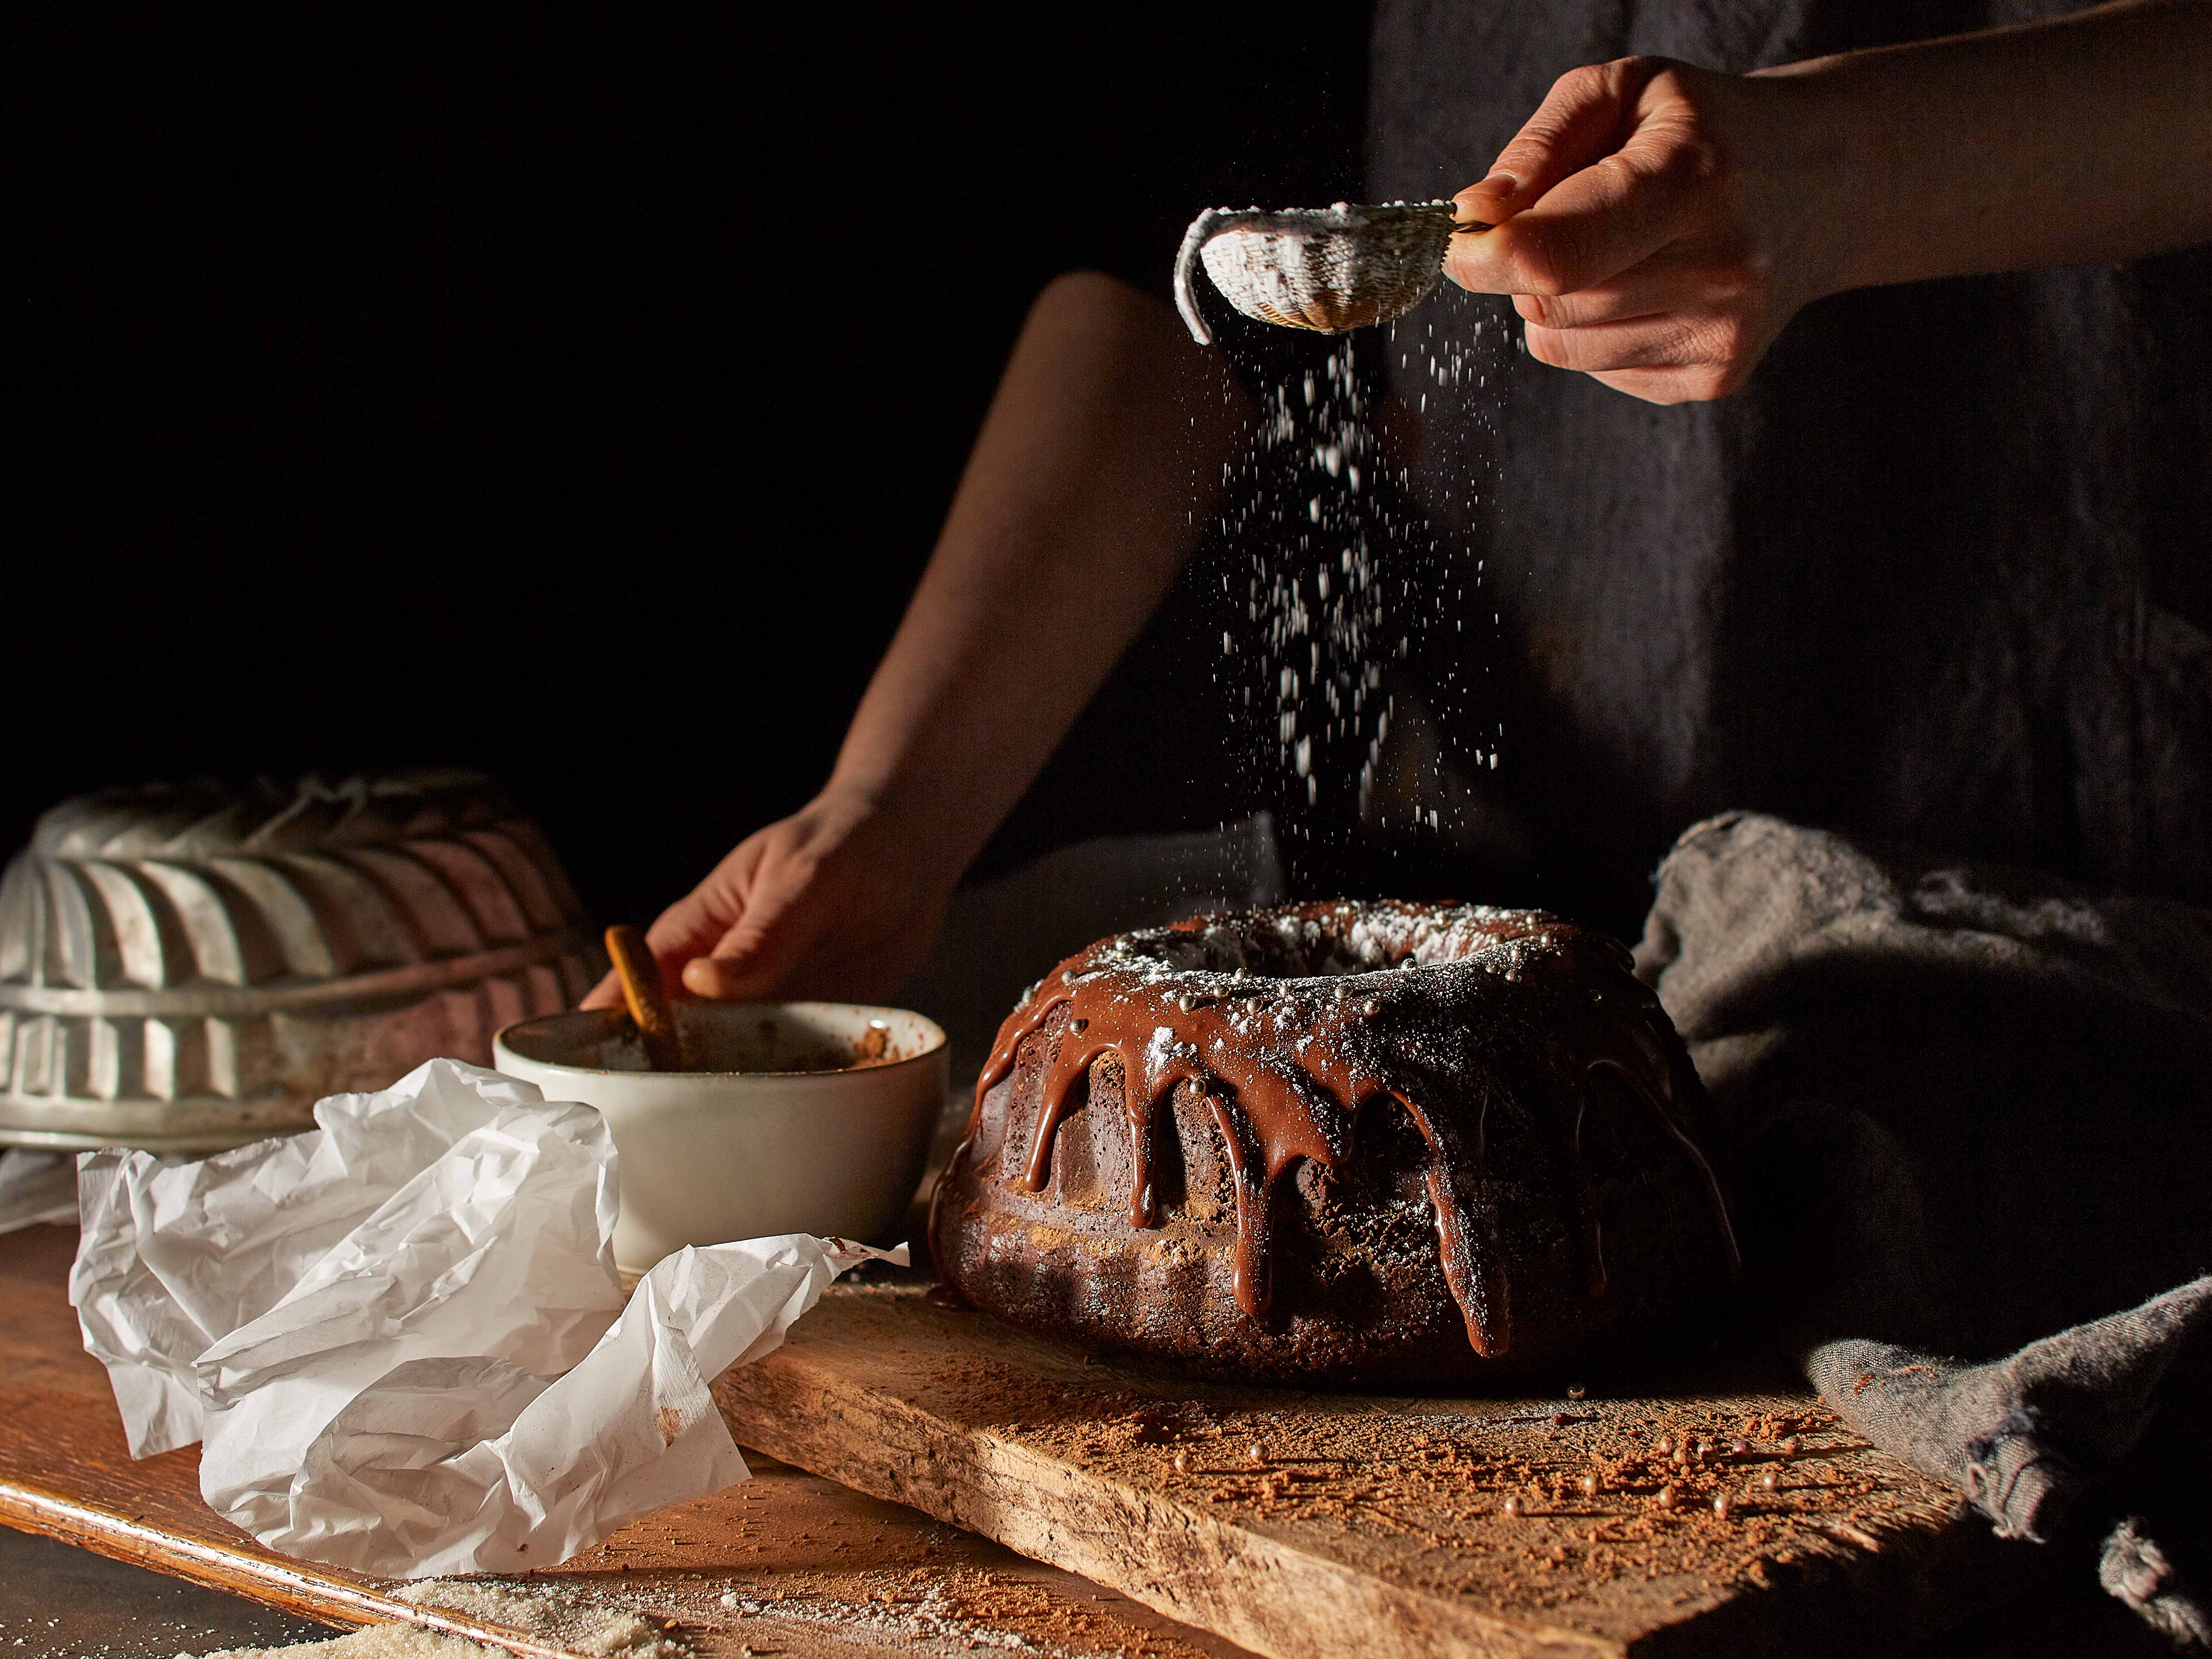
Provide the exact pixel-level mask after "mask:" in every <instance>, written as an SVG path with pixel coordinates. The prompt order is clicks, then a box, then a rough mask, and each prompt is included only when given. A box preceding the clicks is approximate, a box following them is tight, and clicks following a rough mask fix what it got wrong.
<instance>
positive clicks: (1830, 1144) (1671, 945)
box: [1637, 813, 2212, 1650]
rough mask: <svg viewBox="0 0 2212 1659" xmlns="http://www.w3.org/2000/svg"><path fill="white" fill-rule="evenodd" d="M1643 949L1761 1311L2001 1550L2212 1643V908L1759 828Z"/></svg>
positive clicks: (1797, 830) (1687, 885)
mask: <svg viewBox="0 0 2212 1659" xmlns="http://www.w3.org/2000/svg"><path fill="white" fill-rule="evenodd" d="M1657 888H1658V892H1657V896H1656V902H1655V903H1654V905H1653V908H1652V910H1651V913H1650V919H1649V921H1647V923H1646V925H1645V929H1644V939H1643V942H1642V944H1641V945H1639V946H1638V951H1637V963H1638V971H1639V972H1640V973H1641V974H1642V975H1643V976H1644V979H1645V980H1646V981H1648V982H1650V984H1651V985H1652V986H1653V987H1655V988H1656V990H1657V992H1658V994H1659V996H1660V999H1661V1000H1662V1002H1663V1003H1664V1005H1665V1006H1666V1008H1667V1011H1668V1014H1669V1015H1671V1016H1672V1018H1674V1024H1675V1025H1676V1026H1677V1027H1678V1028H1679V1029H1680V1031H1681V1033H1682V1036H1684V1038H1685V1039H1686V1040H1687V1042H1688V1043H1689V1045H1690V1052H1691V1054H1692V1057H1693V1058H1694V1059H1695V1060H1696V1062H1697V1066H1698V1070H1699V1073H1700V1074H1701V1075H1702V1076H1703V1077H1704V1079H1705V1082H1706V1084H1707V1085H1708V1086H1709V1088H1710V1089H1711V1092H1712V1095H1713V1097H1714V1100H1715V1103H1716V1105H1717V1108H1718V1109H1719V1113H1720V1115H1721V1120H1722V1121H1723V1122H1725V1123H1726V1124H1728V1125H1729V1134H1728V1139H1729V1146H1728V1148H1727V1149H1725V1150H1724V1153H1723V1156H1724V1161H1725V1166H1726V1167H1725V1179H1726V1180H1727V1182H1728V1184H1729V1188H1730V1191H1731V1194H1732V1195H1733V1198H1734V1201H1735V1209H1736V1214H1737V1221H1738V1225H1739V1230H1740V1232H1741V1236H1742V1242H1743V1245H1744V1254H1745V1261H1746V1264H1747V1294H1748V1295H1749V1297H1750V1298H1751V1299H1752V1301H1753V1304H1754V1306H1753V1312H1754V1314H1755V1316H1758V1317H1759V1318H1761V1319H1763V1320H1765V1322H1767V1324H1768V1325H1769V1327H1770V1328H1771V1329H1772V1330H1774V1331H1775V1332H1776V1333H1777V1334H1778V1336H1779V1338H1780V1339H1781V1340H1783V1341H1784V1343H1785V1344H1786V1345H1787V1346H1789V1348H1790V1352H1791V1353H1792V1355H1793V1357H1794V1358H1796V1361H1797V1362H1798V1363H1799V1364H1801V1365H1802V1368H1803V1370H1804V1372H1805V1375H1806V1376H1807V1377H1808V1379H1809V1380H1810V1381H1811V1383H1813V1385H1814V1387H1815V1388H1816V1389H1819V1390H1820V1395H1821V1397H1822V1398H1823V1399H1824V1400H1825V1401H1826V1402H1827V1403H1828V1404H1829V1405H1830V1406H1831V1407H1833V1408H1834V1409H1835V1410H1836V1411H1837V1412H1838V1413H1840V1414H1841V1415H1842V1416H1843V1417H1844V1419H1846V1420H1847V1421H1848V1422H1850V1424H1851V1425H1853V1426H1854V1427H1855V1428H1857V1430H1858V1431H1860V1432H1861V1433H1863V1435H1865V1436H1866V1437H1867V1438H1868V1439H1869V1440H1870V1441H1872V1442H1873V1443H1875V1444H1876V1445H1878V1446H1881V1448H1883V1449H1886V1450H1887V1451H1889V1452H1892V1453H1893V1454H1894V1455H1897V1456H1899V1458H1902V1459H1903V1460H1905V1462H1909V1463H1911V1464H1912V1465H1913V1466H1915V1467H1916V1468H1920V1469H1923V1470H1925V1471H1926V1472H1927V1473H1929V1474H1933V1475H1936V1476H1937V1477H1939V1478H1941V1479H1942V1480H1948V1481H1950V1482H1952V1483H1954V1485H1956V1486H1959V1487H1960V1488H1961V1489H1962V1490H1963V1491H1964V1492H1966V1494H1967V1495H1968V1497H1969V1498H1971V1499H1972V1502H1973V1503H1974V1504H1976V1505H1977V1506H1978V1508H1979V1509H1980V1510H1982V1511H1983V1512H1984V1514H1986V1515H1987V1516H1989V1517H1990V1520H1991V1521H1992V1522H1994V1523H1995V1525H1996V1529H1997V1531H1998V1532H1999V1534H2002V1535H2005V1536H2009V1537H2016V1538H2023V1539H2032V1540H2037V1541H2048V1542H2050V1543H2051V1545H2052V1546H2053V1547H2055V1548H2057V1549H2059V1550H2062V1551H2081V1552H2083V1553H2087V1554H2093V1557H2094V1559H2095V1560H2096V1562H2097V1571H2098V1572H2099V1576H2100V1580H2101V1582H2102V1583H2104V1585H2105V1587H2106V1589H2108V1590H2110V1591H2111V1592H2112V1594H2113V1595H2116V1596H2118V1597H2119V1598H2120V1599H2121V1600H2122V1601H2124V1602H2126V1603H2127V1604H2128V1605H2129V1606H2130V1607H2133V1608H2134V1609H2135V1610H2136V1612H2137V1613H2141V1614H2142V1616H2143V1617H2144V1619H2145V1620H2147V1621H2148V1623H2149V1624H2150V1625H2152V1626H2154V1627H2155V1628H2156V1629H2158V1630H2159V1631H2160V1632H2163V1633H2164V1634H2165V1635H2166V1636H2167V1637H2168V1638H2171V1639H2172V1640H2173V1641H2174V1642H2175V1643H2176V1644H2177V1645H2179V1646H2183V1647H2188V1648H2192V1649H2195V1648H2203V1649H2207V1650H2212V1614H2208V1607H2212V1602H2208V1601H2207V1600H2206V1597H2207V1594H2208V1592H2212V1548H2208V1534H2212V1411H2208V1407H2212V1277H2206V1276H2205V1275H2206V1274H2207V1273H2208V1272H2212V910H2207V909H2203V908H2197V907H2196V906H2193V905H2189V904H2185V903H2181V902H2175V901H2171V900H2162V899H2149V898H2142V897H2130V896H2124V895H2115V894H2110V893H2100V892H2098V891H2095V890H2090V889H2087V888H2083V887H2081V886H2079V885H2076V884H2072V883H2069V882H2066V881H2064V880H2063V879H2061V878H2057V877H2054V876H2048V875H2044V874H2041V873H2039V872H2032V871H2025V870H2020V869H2014V868H2007V867H2001V866H1989V865H1976V864H1969V863H1964V862H1961V861H1959V860H1947V859H1944V858H1941V857H1938V856H1936V855H1933V854H1924V853H1918V852H1915V851H1913V850H1911V849H1910V848H1899V847H1892V846H1879V845H1875V844H1871V843H1866V842H1853V841H1850V840H1846V839H1844V837H1841V836H1836V835H1832V834H1828V833H1825V832H1822V831H1820V830H1814V829H1803V828H1801V827H1798V826H1796V825H1793V824H1790V823H1784V822H1782V821H1780V820H1778V819H1776V818H1771V817H1760V816H1758V815H1755V814H1749V813H1731V814H1728V815H1725V816H1723V817H1717V818H1712V819H1710V820H1708V821H1706V822H1705V823H1701V824H1699V825H1698V826H1696V827H1695V828H1693V829H1691V830H1690V831H1688V832H1687V833H1686V835H1684V836H1682V838H1681V840H1680V842H1677V843H1676V846H1675V848H1674V851H1673V852H1672V853H1671V854H1668V858H1667V860H1666V861H1665V862H1664V863H1663V864H1662V866H1660V870H1659V873H1658V876H1657Z"/></svg>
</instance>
